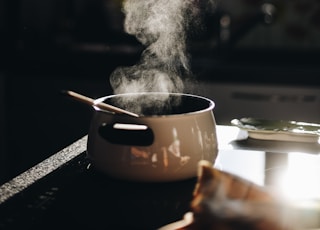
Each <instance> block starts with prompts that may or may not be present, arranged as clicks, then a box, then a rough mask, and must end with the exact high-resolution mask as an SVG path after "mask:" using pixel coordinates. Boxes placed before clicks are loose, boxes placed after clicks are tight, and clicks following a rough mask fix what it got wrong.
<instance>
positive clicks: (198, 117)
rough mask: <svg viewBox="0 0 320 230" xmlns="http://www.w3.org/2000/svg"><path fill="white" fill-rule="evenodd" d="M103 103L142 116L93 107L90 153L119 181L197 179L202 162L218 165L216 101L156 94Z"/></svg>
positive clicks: (121, 96) (94, 162) (99, 166)
mask: <svg viewBox="0 0 320 230" xmlns="http://www.w3.org/2000/svg"><path fill="white" fill-rule="evenodd" d="M126 100H129V102H127V105H124V104H123V103H124V101H126ZM102 101H103V102H105V103H107V104H111V105H114V106H117V107H121V108H124V109H127V110H129V111H131V112H135V113H138V114H139V117H131V116H128V115H123V114H114V113H110V112H108V111H104V110H101V109H99V108H98V107H95V106H94V109H95V110H94V114H93V117H92V121H91V124H90V129H89V134H88V143H87V155H88V157H89V159H90V161H91V162H92V165H93V166H94V167H95V168H96V169H97V170H99V171H101V172H103V173H106V174H107V175H109V176H112V177H115V178H119V179H125V180H131V181H145V182H160V181H176V180H184V179H188V178H192V177H196V176H197V167H198V162H199V161H200V160H207V161H210V162H212V164H213V163H214V161H215V159H216V157H217V153H218V150H217V136H216V122H215V118H214V115H213V108H214V102H213V101H211V100H209V99H207V98H204V97H200V96H195V95H191V94H181V93H157V92H156V93H154V92H149V93H130V94H118V95H110V96H106V97H102V98H99V99H97V100H96V102H97V103H98V102H102Z"/></svg>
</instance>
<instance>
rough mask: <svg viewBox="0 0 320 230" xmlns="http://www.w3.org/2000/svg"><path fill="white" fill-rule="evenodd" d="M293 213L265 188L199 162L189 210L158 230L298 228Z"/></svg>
mask: <svg viewBox="0 0 320 230" xmlns="http://www.w3.org/2000/svg"><path fill="white" fill-rule="evenodd" d="M293 214H294V212H293V210H292V209H291V207H290V206H287V205H286V204H285V203H284V202H281V201H279V200H278V199H276V198H275V197H274V196H273V194H271V193H270V192H269V191H267V190H266V188H264V187H262V186H259V185H256V184H254V183H252V182H249V181H247V180H245V179H243V178H241V177H238V176H236V175H233V174H230V173H227V172H223V171H220V170H218V169H215V168H213V167H212V164H211V163H209V162H206V161H201V162H200V163H199V174H198V180H197V183H196V186H195V189H194V197H193V200H192V202H191V211H190V212H189V213H186V214H185V216H184V218H183V219H182V220H181V221H177V222H175V223H172V224H169V225H167V226H164V227H163V228H161V230H200V229H209V230H210V229H214V230H242V229H243V230H289V229H290V230H292V229H301V228H299V226H298V225H297V223H296V222H297V221H296V219H295V218H294V215H293Z"/></svg>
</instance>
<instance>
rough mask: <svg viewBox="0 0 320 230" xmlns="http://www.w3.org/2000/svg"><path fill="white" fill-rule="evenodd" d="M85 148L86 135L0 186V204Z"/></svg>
mask: <svg viewBox="0 0 320 230" xmlns="http://www.w3.org/2000/svg"><path fill="white" fill-rule="evenodd" d="M86 148H87V135H85V136H83V137H82V138H80V139H79V140H77V141H76V142H74V143H72V144H71V145H69V146H67V147H66V148H64V149H62V150H61V151H59V152H57V153H56V154H54V155H52V156H51V157H49V158H47V159H45V160H44V161H42V162H40V163H39V164H37V165H35V166H34V167H32V168H30V169H28V170H27V171H25V172H23V173H21V174H20V175H18V176H16V177H15V178H13V179H12V180H10V181H8V182H6V183H4V184H3V185H1V186H0V194H1V196H0V204H1V203H3V202H5V201H6V200H7V199H9V198H10V197H12V196H14V195H15V194H18V193H19V192H21V191H22V190H24V189H25V188H27V187H28V186H30V185H31V184H33V183H34V182H36V181H37V180H39V179H40V178H42V177H44V176H46V175H48V174H49V173H50V172H52V171H54V170H55V169H57V168H59V167H61V166H62V165H63V164H65V163H67V162H68V161H70V160H72V159H73V158H75V157H76V156H78V155H79V154H81V153H83V152H84V151H85V150H86Z"/></svg>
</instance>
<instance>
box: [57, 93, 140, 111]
mask: <svg viewBox="0 0 320 230" xmlns="http://www.w3.org/2000/svg"><path fill="white" fill-rule="evenodd" d="M63 93H65V94H66V95H69V96H71V97H72V98H74V99H76V100H78V101H80V102H83V103H86V104H88V105H91V106H97V107H98V108H100V109H103V110H107V111H110V112H114V113H118V114H126V115H129V116H132V117H139V115H138V114H136V113H132V112H130V111H127V110H124V109H121V108H119V107H116V106H113V105H109V104H106V103H104V102H99V103H95V100H94V99H92V98H90V97H87V96H84V95H82V94H79V93H76V92H73V91H70V90H65V91H63Z"/></svg>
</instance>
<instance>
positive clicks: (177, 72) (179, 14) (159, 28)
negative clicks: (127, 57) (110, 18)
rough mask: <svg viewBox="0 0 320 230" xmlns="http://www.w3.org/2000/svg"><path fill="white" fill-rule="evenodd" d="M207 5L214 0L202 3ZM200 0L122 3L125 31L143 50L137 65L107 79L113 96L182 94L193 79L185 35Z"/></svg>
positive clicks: (120, 70) (197, 10)
mask: <svg viewBox="0 0 320 230" xmlns="http://www.w3.org/2000/svg"><path fill="white" fill-rule="evenodd" d="M203 1H205V2H206V4H209V3H210V4H211V5H214V4H212V3H214V0H203ZM200 2H202V1H201V0H124V2H123V11H124V13H125V22H124V28H125V31H126V32H127V33H128V34H131V35H134V36H135V37H136V38H137V39H138V40H139V41H140V42H141V43H142V44H143V45H144V46H145V47H146V48H145V50H144V51H143V53H142V55H141V59H140V62H139V63H137V64H136V65H134V66H130V67H119V68H117V69H116V70H115V71H114V72H113V73H112V74H111V76H110V83H111V86H112V88H113V91H114V94H121V93H137V92H169V93H171V92H179V93H181V92H183V91H184V83H183V80H184V79H186V78H188V77H190V76H192V73H191V70H190V66H189V56H188V52H187V38H188V32H189V30H190V28H191V27H192V25H193V26H194V25H196V24H197V21H198V19H199V13H200V8H201V7H200V5H201V4H200Z"/></svg>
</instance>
